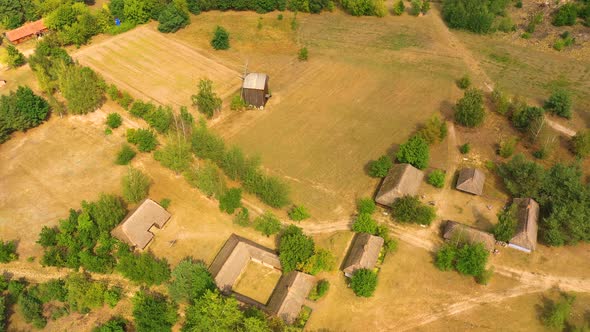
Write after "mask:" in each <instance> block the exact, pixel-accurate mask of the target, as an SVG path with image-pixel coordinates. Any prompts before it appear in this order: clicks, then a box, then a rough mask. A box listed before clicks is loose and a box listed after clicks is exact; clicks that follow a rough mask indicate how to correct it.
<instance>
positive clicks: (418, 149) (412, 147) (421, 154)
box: [395, 136, 430, 169]
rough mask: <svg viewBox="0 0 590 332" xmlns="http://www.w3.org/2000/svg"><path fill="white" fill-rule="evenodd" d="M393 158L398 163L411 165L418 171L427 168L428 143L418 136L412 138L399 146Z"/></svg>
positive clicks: (428, 157)
mask: <svg viewBox="0 0 590 332" xmlns="http://www.w3.org/2000/svg"><path fill="white" fill-rule="evenodd" d="M395 157H396V158H397V160H398V161H399V162H400V163H408V164H412V165H413V166H414V167H416V168H419V169H425V168H426V167H428V160H429V159H430V152H429V150H428V143H427V142H426V141H425V140H424V139H423V138H422V137H419V136H413V137H412V138H410V139H409V140H408V141H407V142H406V143H404V144H402V145H400V147H399V150H398V151H397V153H396V154H395Z"/></svg>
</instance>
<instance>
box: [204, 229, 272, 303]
mask: <svg viewBox="0 0 590 332" xmlns="http://www.w3.org/2000/svg"><path fill="white" fill-rule="evenodd" d="M251 260H252V261H254V262H256V263H260V264H262V265H264V266H267V267H271V268H274V269H277V270H280V269H281V262H280V261H279V256H277V254H276V253H275V252H274V251H272V250H270V249H268V248H265V247H263V246H261V245H259V244H257V243H255V242H253V241H250V240H248V239H245V238H243V237H241V236H238V235H235V234H232V235H231V236H230V237H229V239H228V240H227V241H226V242H225V244H224V245H223V247H222V248H221V250H220V251H219V253H218V254H217V256H215V259H214V260H213V263H211V266H210V267H209V272H211V275H212V276H213V278H214V279H215V283H216V284H217V287H219V289H220V290H222V291H223V292H225V293H230V292H231V291H232V287H233V285H234V283H235V282H236V280H237V279H238V277H239V276H240V274H241V273H242V270H244V268H245V267H246V265H247V264H248V262H250V261H251Z"/></svg>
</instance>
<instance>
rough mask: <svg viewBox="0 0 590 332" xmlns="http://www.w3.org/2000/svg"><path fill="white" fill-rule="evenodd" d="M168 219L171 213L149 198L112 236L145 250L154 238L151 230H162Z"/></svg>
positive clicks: (114, 230)
mask: <svg viewBox="0 0 590 332" xmlns="http://www.w3.org/2000/svg"><path fill="white" fill-rule="evenodd" d="M168 219H170V213H168V211H166V210H165V209H164V208H163V207H161V206H160V205H159V204H158V203H156V202H154V201H152V200H151V199H149V198H148V199H145V200H144V201H143V202H141V203H140V204H139V206H138V207H137V208H136V209H135V210H134V211H133V212H131V213H130V214H129V215H128V216H127V218H125V220H123V221H122V222H121V224H119V226H117V227H116V228H115V229H113V231H112V232H111V234H112V235H113V236H114V237H116V238H118V239H119V240H121V241H123V242H126V243H128V244H130V245H132V246H135V247H136V248H138V249H144V248H145V247H146V246H147V245H148V244H149V243H150V241H151V240H152V239H153V237H154V234H152V233H151V232H150V228H152V227H153V226H156V227H158V228H162V227H164V225H165V224H166V222H167V221H168Z"/></svg>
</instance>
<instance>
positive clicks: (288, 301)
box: [266, 271, 315, 324]
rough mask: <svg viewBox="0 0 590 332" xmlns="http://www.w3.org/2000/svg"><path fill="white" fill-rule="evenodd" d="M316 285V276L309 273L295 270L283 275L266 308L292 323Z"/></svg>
mask: <svg viewBox="0 0 590 332" xmlns="http://www.w3.org/2000/svg"><path fill="white" fill-rule="evenodd" d="M314 285H315V278H314V277H313V276H311V275H309V274H306V273H303V272H299V271H293V272H289V273H287V274H285V275H283V276H282V277H281V279H280V280H279V283H278V284H277V287H275V290H274V291H273V293H272V295H271V297H270V299H269V300H268V306H267V307H266V310H267V311H268V312H269V313H270V314H272V315H276V316H278V317H280V318H282V319H283V320H284V321H285V322H287V323H289V324H292V323H293V322H294V321H295V320H296V319H297V317H298V316H299V312H300V311H301V307H303V304H304V302H305V299H306V298H307V295H309V292H310V291H311V289H312V288H313V286H314Z"/></svg>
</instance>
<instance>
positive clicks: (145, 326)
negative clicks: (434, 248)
mask: <svg viewBox="0 0 590 332" xmlns="http://www.w3.org/2000/svg"><path fill="white" fill-rule="evenodd" d="M133 318H134V320H135V329H136V331H137V332H148V331H149V332H151V331H162V332H165V331H172V326H173V325H174V323H176V321H177V320H178V313H177V307H176V305H175V304H174V303H172V302H170V301H169V300H168V299H167V298H166V297H165V296H164V295H162V294H160V293H157V292H149V291H146V290H141V291H139V292H137V294H135V297H134V298H133Z"/></svg>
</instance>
